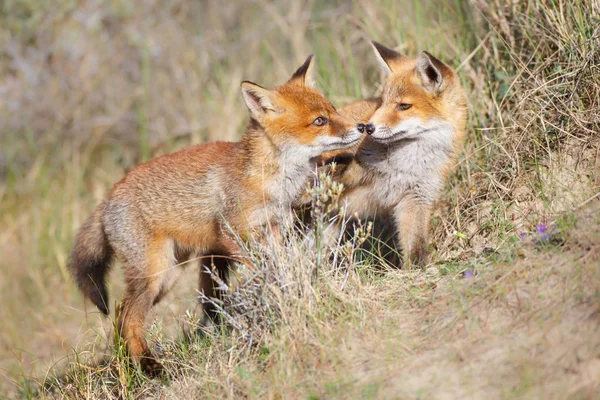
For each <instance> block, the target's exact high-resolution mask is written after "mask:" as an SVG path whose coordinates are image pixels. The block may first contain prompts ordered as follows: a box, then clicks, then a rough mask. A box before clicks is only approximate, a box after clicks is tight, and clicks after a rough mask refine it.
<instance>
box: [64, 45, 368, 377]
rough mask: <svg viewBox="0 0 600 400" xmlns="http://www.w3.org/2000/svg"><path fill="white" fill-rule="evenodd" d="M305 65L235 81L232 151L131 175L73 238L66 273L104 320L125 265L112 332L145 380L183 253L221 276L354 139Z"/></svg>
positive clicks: (215, 149)
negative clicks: (270, 80) (330, 154)
mask: <svg viewBox="0 0 600 400" xmlns="http://www.w3.org/2000/svg"><path fill="white" fill-rule="evenodd" d="M312 66H313V58H312V56H311V57H309V58H308V59H307V61H306V62H305V63H304V64H303V65H302V66H301V67H300V68H299V69H298V70H297V71H296V73H294V75H293V76H292V78H291V79H290V80H289V81H288V82H287V83H286V84H284V85H283V86H280V87H277V88H275V89H273V90H268V89H265V88H263V87H260V86H258V85H256V84H254V83H251V82H243V83H242V85H241V89H242V95H243V98H244V101H245V103H246V105H247V107H248V109H249V110H250V116H251V120H250V123H249V124H248V127H247V128H246V133H245V135H244V136H243V138H242V140H241V141H240V142H236V143H231V142H215V143H208V144H203V145H199V146H195V147H191V148H188V149H185V150H182V151H180V152H177V153H174V154H170V155H166V156H163V157H159V158H156V159H154V160H152V161H149V162H147V163H145V164H141V165H139V166H137V167H136V168H134V169H133V170H132V171H131V172H129V173H128V174H127V175H126V176H125V178H123V179H122V180H121V181H120V182H118V183H117V184H115V186H114V187H113V189H112V191H111V192H110V194H109V196H108V198H107V199H106V200H104V201H103V202H102V203H101V204H100V205H99V206H98V208H97V209H96V211H95V212H94V214H93V215H92V216H91V217H90V218H89V219H88V221H87V222H86V223H85V224H84V225H83V227H82V228H81V229H80V230H79V232H78V234H77V237H76V240H75V246H74V248H73V251H72V254H71V260H70V264H69V269H70V271H71V272H72V274H73V275H74V277H75V281H76V282H77V284H78V286H79V288H80V289H81V290H82V291H83V293H84V294H85V295H86V296H87V297H88V298H89V299H90V300H91V301H92V302H93V303H94V304H95V305H96V306H97V307H98V308H99V309H100V311H102V312H103V313H104V314H108V293H107V289H106V283H105V279H106V275H107V272H108V270H109V267H110V265H111V262H112V260H113V258H117V259H119V260H120V261H121V262H122V263H123V266H124V269H125V279H126V283H127V289H126V292H125V295H124V298H123V302H122V304H121V307H120V311H119V312H118V321H117V328H118V330H119V333H120V335H121V336H122V337H123V339H124V340H125V343H126V346H127V350H128V353H129V355H130V356H131V357H132V358H133V359H135V360H139V361H140V363H141V365H142V368H143V369H144V371H146V372H147V373H150V374H153V373H155V372H157V371H159V370H160V368H161V366H160V364H159V363H157V362H156V361H155V359H154V358H153V356H152V353H151V351H150V349H149V347H148V344H147V343H146V340H145V339H144V334H145V328H144V321H145V319H146V315H147V314H148V312H149V310H150V308H151V307H152V306H153V305H154V304H155V303H157V302H158V301H159V300H160V299H161V298H162V297H163V296H164V295H165V294H166V293H167V292H168V290H169V289H170V288H171V286H172V285H173V283H174V280H175V278H176V276H177V275H178V270H179V269H180V267H179V266H178V264H179V263H181V262H182V261H186V260H188V259H189V257H190V256H191V254H198V255H204V256H209V260H210V261H211V262H212V263H213V264H214V265H215V266H216V267H217V269H219V272H220V274H223V275H224V276H226V271H227V268H228V264H229V261H230V260H232V259H234V260H236V259H237V260H239V259H240V258H241V256H242V251H241V249H240V245H239V242H238V239H237V238H236V237H235V236H237V237H238V238H241V239H242V240H249V239H250V238H251V237H252V236H253V233H255V232H257V231H260V229H261V227H263V226H265V225H266V224H270V223H272V222H273V220H274V217H277V218H278V219H280V218H282V215H281V213H282V212H283V213H287V212H290V213H291V207H292V206H293V205H294V204H295V202H296V201H297V200H298V198H299V196H300V195H301V194H302V192H303V190H304V189H305V187H306V184H307V182H308V180H309V179H310V176H311V174H313V173H314V168H315V165H316V164H315V163H316V161H317V158H318V157H319V156H320V155H321V154H322V153H323V152H325V151H330V150H335V149H340V148H345V147H349V146H352V145H353V144H355V143H356V142H357V141H358V140H359V138H360V137H361V134H360V132H358V130H357V129H356V125H355V124H354V122H353V121H352V120H351V119H349V118H346V117H343V116H341V115H340V114H338V113H337V112H336V111H335V109H334V108H333V107H332V106H331V104H330V103H329V102H328V101H327V99H325V97H324V96H323V95H322V94H321V93H319V92H318V91H317V90H315V89H314V88H312V80H311V70H312ZM214 289H215V288H214V283H213V280H212V279H211V277H210V275H209V274H207V273H206V272H204V271H201V273H200V290H202V291H203V292H204V293H205V294H206V295H207V296H213V295H215V294H214ZM208 308H209V309H208V310H206V312H207V313H208V314H209V316H211V317H214V315H210V312H211V310H210V307H208Z"/></svg>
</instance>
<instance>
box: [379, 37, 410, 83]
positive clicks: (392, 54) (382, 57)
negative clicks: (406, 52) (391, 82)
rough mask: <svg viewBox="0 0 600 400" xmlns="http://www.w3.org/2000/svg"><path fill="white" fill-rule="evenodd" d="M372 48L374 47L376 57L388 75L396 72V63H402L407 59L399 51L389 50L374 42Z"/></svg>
mask: <svg viewBox="0 0 600 400" xmlns="http://www.w3.org/2000/svg"><path fill="white" fill-rule="evenodd" d="M371 46H373V51H375V57H377V63H378V64H379V67H380V68H381V69H382V71H383V72H385V73H386V74H387V75H389V74H391V73H392V72H394V68H395V65H396V63H398V62H401V61H402V60H403V59H405V58H406V56H403V55H402V54H400V53H398V52H397V51H395V50H392V49H389V48H387V47H385V46H384V45H382V44H380V43H377V42H376V41H374V40H372V41H371Z"/></svg>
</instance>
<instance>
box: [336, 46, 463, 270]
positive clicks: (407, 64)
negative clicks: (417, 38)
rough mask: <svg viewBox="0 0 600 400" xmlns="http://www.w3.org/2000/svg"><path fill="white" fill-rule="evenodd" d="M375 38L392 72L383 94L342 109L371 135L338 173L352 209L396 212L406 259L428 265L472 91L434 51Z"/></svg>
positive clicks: (367, 213) (377, 52)
mask: <svg viewBox="0 0 600 400" xmlns="http://www.w3.org/2000/svg"><path fill="white" fill-rule="evenodd" d="M372 45H373V49H374V50H375V55H376V57H377V60H378V62H379V65H380V66H381V68H382V69H383V70H384V72H385V73H386V74H387V75H388V76H387V79H386V81H385V83H384V85H383V93H382V96H381V99H371V100H360V101H357V102H354V103H351V104H348V105H346V106H344V107H342V108H340V110H339V111H340V113H341V114H342V115H346V116H349V117H351V118H353V119H354V120H355V121H356V122H358V129H359V130H360V131H361V132H365V133H366V135H365V136H364V137H363V139H362V140H361V141H360V142H359V144H357V145H355V146H354V147H353V148H352V149H351V150H350V151H351V152H352V153H353V155H354V158H353V159H352V161H350V163H349V164H348V165H346V166H345V168H339V169H338V171H339V176H338V177H337V180H339V181H340V182H341V183H343V184H344V187H345V191H344V197H343V199H342V200H346V201H347V204H348V206H347V207H348V208H347V211H348V212H349V214H350V215H352V214H354V213H358V214H359V215H361V216H363V217H364V216H371V217H372V216H373V215H374V214H375V213H377V214H378V215H381V214H384V215H390V216H391V217H392V218H393V222H394V224H395V226H396V230H397V237H398V242H399V245H400V248H401V249H402V253H403V258H404V264H405V265H407V266H408V265H410V264H416V265H423V264H424V263H425V261H426V246H427V242H428V241H427V236H428V231H429V222H430V217H431V212H432V206H433V203H434V201H435V200H436V199H437V197H438V195H439V193H440V190H441V189H442V187H443V185H444V182H445V180H446V178H447V176H448V174H449V173H450V172H451V171H452V169H453V167H454V164H455V161H456V157H457V156H458V154H459V152H460V151H461V148H462V144H463V142H464V139H465V135H466V131H465V127H466V119H467V104H466V99H465V95H464V93H463V90H462V88H461V84H460V80H459V78H458V76H457V75H456V73H455V72H454V71H452V69H451V68H450V67H448V66H447V65H446V64H444V63H443V62H441V61H440V60H438V59H437V58H435V57H433V56H432V55H431V54H429V53H427V52H423V53H421V54H420V55H419V57H417V58H416V59H413V58H410V57H406V56H403V55H401V54H399V53H397V52H396V51H394V50H391V49H388V48H387V47H384V46H382V45H381V44H379V43H377V42H372ZM347 152H348V150H343V151H336V152H330V153H327V154H326V155H324V157H327V156H332V155H335V156H336V158H339V157H340V155H342V154H343V153H347Z"/></svg>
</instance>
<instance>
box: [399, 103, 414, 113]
mask: <svg viewBox="0 0 600 400" xmlns="http://www.w3.org/2000/svg"><path fill="white" fill-rule="evenodd" d="M411 107H412V104H406V103H400V104H398V105H397V106H396V110H399V111H406V110H408V109H409V108H411Z"/></svg>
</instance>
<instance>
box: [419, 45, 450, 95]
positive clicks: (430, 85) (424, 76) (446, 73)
mask: <svg viewBox="0 0 600 400" xmlns="http://www.w3.org/2000/svg"><path fill="white" fill-rule="evenodd" d="M416 71H417V74H418V75H419V77H420V78H421V82H423V86H424V87H425V89H426V90H428V91H429V92H431V93H434V94H435V95H436V96H437V95H439V94H440V93H441V92H442V91H443V90H444V89H445V88H446V86H447V84H448V82H449V81H450V79H452V75H453V74H454V73H453V72H452V69H451V68H450V67H449V66H447V65H446V64H444V63H443V62H441V61H440V60H438V59H437V58H435V57H434V56H432V55H431V54H429V53H428V52H426V51H424V52H422V53H421V55H419V58H417V67H416Z"/></svg>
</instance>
